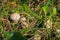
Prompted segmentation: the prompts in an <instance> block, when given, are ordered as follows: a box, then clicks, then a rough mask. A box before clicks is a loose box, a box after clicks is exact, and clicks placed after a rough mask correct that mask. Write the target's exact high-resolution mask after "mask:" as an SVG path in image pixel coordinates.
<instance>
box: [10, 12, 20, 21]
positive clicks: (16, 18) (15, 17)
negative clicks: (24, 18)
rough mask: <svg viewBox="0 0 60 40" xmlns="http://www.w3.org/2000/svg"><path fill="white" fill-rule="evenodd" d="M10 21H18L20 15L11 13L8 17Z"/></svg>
mask: <svg viewBox="0 0 60 40" xmlns="http://www.w3.org/2000/svg"><path fill="white" fill-rule="evenodd" d="M10 19H11V20H12V21H18V20H19V19H20V15H19V14H18V13H13V14H12V15H11V16H10Z"/></svg>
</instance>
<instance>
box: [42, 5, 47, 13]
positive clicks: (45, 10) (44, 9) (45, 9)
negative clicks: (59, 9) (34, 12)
mask: <svg viewBox="0 0 60 40" xmlns="http://www.w3.org/2000/svg"><path fill="white" fill-rule="evenodd" d="M42 8H43V11H44V13H45V14H46V13H47V12H48V5H45V6H44V7H42Z"/></svg>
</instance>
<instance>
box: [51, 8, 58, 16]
mask: <svg viewBox="0 0 60 40" xmlns="http://www.w3.org/2000/svg"><path fill="white" fill-rule="evenodd" d="M56 13H57V11H56V8H55V7H52V12H51V14H50V17H52V16H54V15H55V14H56Z"/></svg>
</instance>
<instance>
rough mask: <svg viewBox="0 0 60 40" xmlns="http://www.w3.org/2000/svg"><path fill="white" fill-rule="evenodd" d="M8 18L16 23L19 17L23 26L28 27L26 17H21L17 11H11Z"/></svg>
mask: <svg viewBox="0 0 60 40" xmlns="http://www.w3.org/2000/svg"><path fill="white" fill-rule="evenodd" d="M10 19H11V20H12V21H14V23H18V21H19V19H20V22H21V25H22V26H25V27H26V28H27V27H28V24H27V23H26V18H25V17H22V18H21V17H20V14H19V13H13V14H11V16H10ZM25 27H23V28H25Z"/></svg>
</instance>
